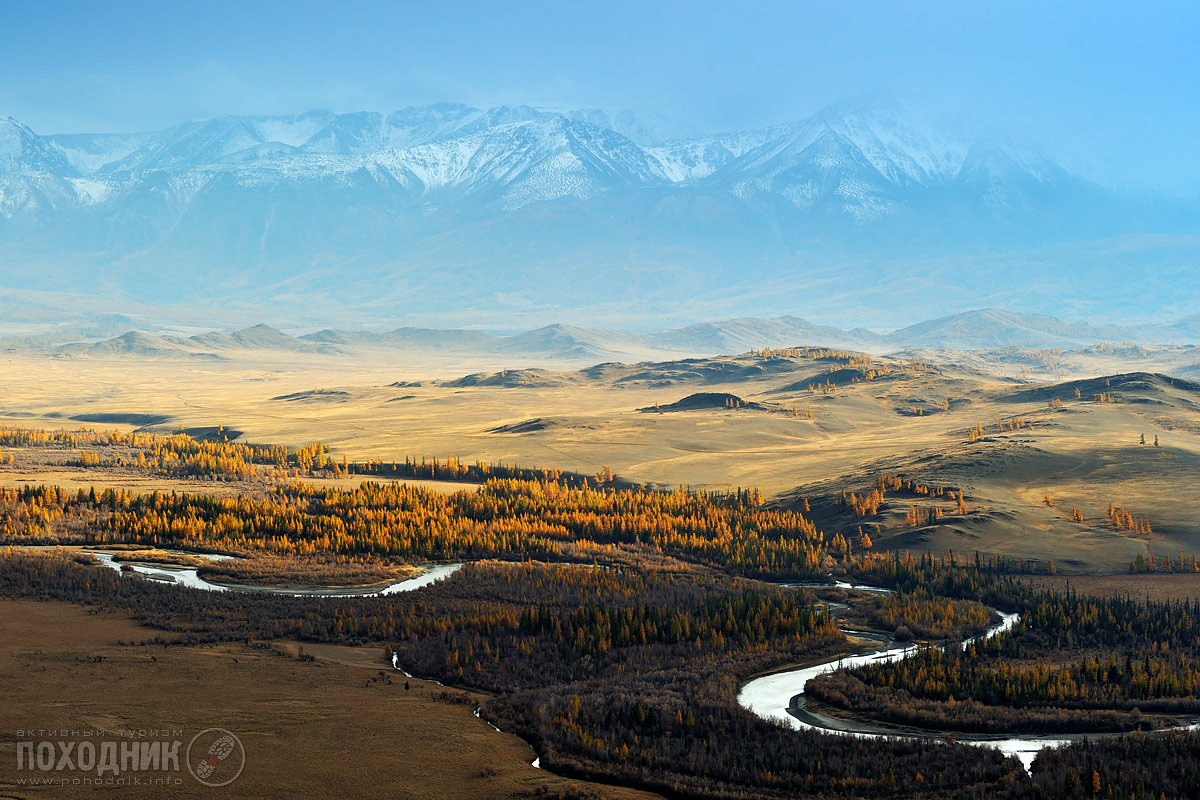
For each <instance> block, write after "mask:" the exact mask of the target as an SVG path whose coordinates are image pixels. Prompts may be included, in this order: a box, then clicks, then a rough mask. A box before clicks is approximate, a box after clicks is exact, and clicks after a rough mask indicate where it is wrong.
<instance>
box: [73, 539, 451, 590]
mask: <svg viewBox="0 0 1200 800" xmlns="http://www.w3.org/2000/svg"><path fill="white" fill-rule="evenodd" d="M82 552H84V553H87V554H88V555H91V556H93V557H94V558H95V559H96V560H97V561H98V562H100V563H101V564H103V565H104V566H106V567H110V568H112V569H115V570H121V569H123V568H124V567H126V566H128V567H129V568H130V569H131V570H132V571H134V572H136V573H138V574H139V575H143V576H145V577H146V578H148V579H150V580H153V581H159V582H160V583H172V584H175V585H176V586H188V587H191V588H193V589H204V590H206V591H210V592H230V591H236V592H264V593H273V594H290V595H292V596H293V597H374V596H376V595H388V594H398V593H400V592H411V591H413V590H414V589H420V588H421V587H422V586H428V585H429V584H431V583H436V582H437V581H440V580H442V579H443V578H446V577H448V576H450V575H453V574H454V573H455V572H457V571H458V570H459V569H461V568H462V564H461V563H453V564H429V565H426V566H425V567H424V569H423V571H422V572H421V574H420V575H416V576H414V577H411V578H405V579H403V580H399V581H395V582H393V583H387V584H377V585H374V586H350V587H340V588H330V587H324V586H311V587H278V586H249V585H245V584H221V583H213V582H212V581H206V580H205V579H204V578H201V577H200V576H199V574H197V570H196V568H195V567H182V566H174V565H171V564H150V563H147V562H141V561H118V560H117V559H116V554H114V553H107V552H104V551H101V550H91V549H88V548H83V549H82ZM168 552H174V551H168ZM187 555H192V556H200V557H202V558H208V559H212V560H213V561H220V560H222V559H226V558H234V556H226V555H219V554H217V553H187Z"/></svg>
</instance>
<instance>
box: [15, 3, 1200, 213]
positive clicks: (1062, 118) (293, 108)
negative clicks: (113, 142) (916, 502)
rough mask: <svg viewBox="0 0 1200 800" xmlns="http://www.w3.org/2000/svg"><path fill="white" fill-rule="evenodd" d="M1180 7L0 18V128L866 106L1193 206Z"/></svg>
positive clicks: (62, 11)
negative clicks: (986, 131) (951, 124)
mask: <svg viewBox="0 0 1200 800" xmlns="http://www.w3.org/2000/svg"><path fill="white" fill-rule="evenodd" d="M1197 42H1200V4H1196V3H1183V2H1178V3H1174V2H1164V3H1139V4H1133V3H1120V4H1117V3H1094V2H1093V3H1083V2H1062V3H1020V2H1016V3H976V2H966V3H964V2H961V0H959V2H950V3H942V2H917V3H896V2H844V1H843V2H771V3H754V2H737V3H734V2H721V3H710V2H688V3H683V2H673V3H667V2H661V3H653V2H608V1H606V2H591V3H580V2H564V1H563V0H560V1H559V2H522V3H496V2H490V3H441V4H434V3H429V2H421V3H396V2H392V3H371V2H366V3H353V2H339V3H312V2H287V3H276V2H250V3H246V2H238V3H231V2H204V3H184V2H170V3H163V2H152V3H151V2H79V1H78V0H76V1H75V2H47V1H46V0H41V1H40V2H21V1H20V0H3V2H0V115H12V116H14V117H16V118H17V119H19V120H21V121H23V122H25V123H27V124H29V125H30V126H32V127H33V128H34V129H35V130H37V131H38V132H41V133H57V132H79V131H129V130H145V129H153V128H160V127H166V126H169V125H172V124H176V123H178V122H181V121H183V120H185V119H192V118H197V117H208V116H215V115H219V114H258V113H297V112H301V111H305V110H310V109H313V108H327V109H330V110H334V111H351V110H360V109H369V110H381V111H385V110H391V109H395V108H399V107H403V106H406V105H414V104H422V103H429V102H438V101H458V102H466V103H471V104H476V105H492V104H500V103H517V102H524V103H530V104H545V105H579V106H608V107H623V108H633V109H638V110H650V111H658V112H661V113H664V114H666V115H668V116H671V117H675V118H677V119H680V120H682V121H685V122H687V123H690V124H692V125H694V126H695V127H697V128H699V129H701V130H705V131H717V130H729V129H738V128H747V127H754V126H758V125H763V124H769V123H773V122H781V121H789V120H794V119H799V118H802V117H804V116H807V115H808V114H811V113H813V112H814V111H816V110H818V109H819V108H820V107H821V106H823V105H825V104H827V103H829V102H833V101H836V100H839V99H841V98H845V97H848V96H856V95H860V94H862V93H866V92H873V91H877V90H883V91H888V92H893V93H895V94H897V95H899V96H901V97H903V98H905V99H906V100H908V101H909V102H910V103H911V104H914V105H916V106H918V107H926V106H927V107H935V108H939V109H946V108H948V109H952V110H959V111H966V112H969V113H975V114H982V115H984V116H985V117H990V118H993V119H994V120H997V121H998V122H999V123H1000V124H1001V125H1002V126H1003V127H1005V128H1008V129H1010V130H1013V131H1016V132H1021V133H1024V134H1028V135H1030V136H1031V137H1033V138H1038V139H1044V140H1048V141H1050V142H1054V143H1056V144H1057V145H1058V146H1059V147H1060V148H1062V149H1065V150H1067V151H1070V152H1077V153H1078V154H1080V155H1081V156H1082V157H1084V158H1085V159H1087V160H1089V161H1091V162H1092V163H1093V164H1095V165H1096V166H1097V169H1098V171H1099V172H1101V173H1105V174H1109V175H1113V176H1116V177H1118V178H1120V179H1123V180H1128V181H1132V182H1134V183H1146V184H1153V185H1159V186H1167V187H1171V188H1176V189H1180V190H1183V191H1186V192H1188V193H1191V192H1194V191H1200V166H1198V165H1200V135H1197V134H1198V133H1200V52H1198V50H1200V49H1198V48H1197Z"/></svg>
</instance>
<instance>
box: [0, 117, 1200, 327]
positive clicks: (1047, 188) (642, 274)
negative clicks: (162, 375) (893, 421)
mask: <svg viewBox="0 0 1200 800" xmlns="http://www.w3.org/2000/svg"><path fill="white" fill-rule="evenodd" d="M1198 219H1200V217H1198V216H1197V214H1196V209H1195V206H1194V205H1193V204H1189V203H1183V202H1180V201H1176V200H1166V199H1163V198H1152V197H1151V198H1147V197H1137V198H1131V197H1129V196H1126V195H1123V194H1121V193H1119V192H1116V191H1114V190H1112V189H1110V188H1105V187H1102V186H1100V185H1098V184H1096V183H1094V182H1092V181H1090V180H1088V179H1087V178H1086V177H1084V176H1081V175H1079V174H1076V173H1074V172H1072V171H1071V170H1069V169H1067V168H1066V167H1064V166H1063V164H1062V162H1061V161H1060V160H1058V159H1056V158H1054V157H1052V156H1050V155H1048V154H1047V153H1046V152H1043V151H1042V150H1040V149H1038V148H1035V147H1031V146H1029V145H1025V144H1017V143H1015V142H1014V140H1012V139H1010V138H1005V137H1001V136H997V135H994V134H991V133H989V132H987V131H984V130H982V129H981V128H979V127H977V126H971V125H963V124H959V123H955V124H945V123H940V124H939V123H929V122H927V121H924V120H921V119H919V118H918V117H917V116H916V115H913V114H912V113H910V112H909V111H907V110H906V109H904V108H903V107H901V106H900V105H898V104H896V103H893V102H880V101H873V102H869V103H865V104H862V103H859V104H839V105H835V106H831V107H829V108H827V109H825V110H823V111H821V112H820V113H818V114H816V115H815V116H813V117H811V118H808V119H805V120H801V121H799V122H796V123H793V124H787V125H779V126H774V127H771V128H766V129H762V130H755V131H746V132H736V133H725V134H718V135H708V136H705V135H697V134H695V132H694V131H691V130H689V129H687V128H686V127H683V126H680V125H677V124H674V123H672V122H670V121H669V120H666V119H664V118H662V117H658V116H654V115H639V114H635V113H633V112H625V111H607V110H588V109H584V110H578V109H544V108H533V107H529V106H501V107H496V108H490V109H478V108H471V107H467V106H463V105H450V104H444V105H434V106H425V107H419V108H407V109H403V110H400V111H397V112H395V113H391V114H386V115H385V114H379V113H368V112H362V113H350V114H334V113H330V112H324V111H314V112H310V113H307V114H302V115H299V116H295V117H219V118H214V119H209V120H202V121H196V122H188V123H185V124H183V125H179V126H177V127H174V128H171V129H168V130H164V131H155V132H150V133H138V134H67V135H39V134H37V133H35V132H34V131H32V130H31V129H30V128H29V127H27V126H25V125H23V124H22V123H20V122H18V121H17V120H14V119H12V118H8V119H0V288H6V289H37V290H43V291H74V292H84V293H94V294H98V295H104V296H109V297H117V298H120V297H125V298H130V299H134V300H138V301H142V302H150V303H181V302H188V303H194V302H205V301H207V302H212V303H221V304H228V303H233V302H241V303H246V304H248V305H253V304H263V303H279V304H282V305H284V306H287V307H288V308H290V309H295V310H306V309H308V310H311V309H322V311H321V312H320V313H325V314H327V315H328V314H333V313H334V311H333V310H338V311H340V312H343V313H355V314H359V313H362V314H367V315H373V316H392V317H395V316H402V315H405V314H411V313H414V310H423V311H428V312H431V313H432V312H436V311H438V310H444V311H447V312H449V311H455V312H458V311H462V310H463V309H477V310H479V311H480V312H481V313H490V312H496V313H501V312H506V311H508V312H513V313H518V314H527V315H528V314H533V315H534V316H536V315H537V314H539V313H543V312H546V311H547V310H553V309H563V308H571V309H581V310H582V311H583V312H584V313H590V314H609V315H612V314H617V315H618V316H619V315H620V314H628V315H635V316H636V315H638V314H648V313H654V310H655V309H660V310H661V309H662V308H664V307H665V306H671V307H672V308H675V309H676V311H677V310H678V307H679V304H680V303H687V304H699V305H701V306H703V307H704V308H705V309H711V312H712V313H708V314H702V315H703V316H710V317H715V316H724V315H728V314H729V313H730V312H760V311H764V310H765V311H770V312H778V313H785V312H788V311H792V310H798V309H797V307H796V305H795V303H797V302H800V301H803V302H806V303H813V302H815V303H841V304H843V305H846V304H850V305H851V306H853V304H854V303H858V304H860V305H862V307H863V309H864V310H866V311H870V310H872V309H876V310H877V309H879V308H880V307H881V305H882V304H883V303H884V300H883V298H884V297H888V298H891V300H890V302H896V301H897V300H898V301H899V302H902V303H903V302H916V301H919V300H920V299H921V298H925V300H926V301H929V302H935V303H940V304H943V305H944V306H947V305H948V306H953V305H954V304H955V303H960V304H965V305H967V306H974V305H978V304H979V303H980V302H984V301H988V302H991V301H998V302H1001V303H1004V304H1005V305H1009V306H1015V307H1021V308H1023V310H1029V311H1060V310H1064V309H1063V308H1062V306H1061V305H1046V303H1045V302H1044V303H1043V304H1042V305H1041V306H1039V305H1038V302H1039V301H1038V298H1039V297H1040V298H1042V300H1043V301H1046V302H1055V303H1061V302H1064V301H1065V302H1066V303H1067V308H1066V309H1065V310H1068V311H1072V312H1075V313H1083V314H1086V313H1088V311H1089V309H1090V308H1091V306H1089V304H1090V303H1096V302H1108V299H1107V298H1105V297H1103V296H1102V295H1103V292H1100V293H1098V292H1097V291H1095V290H1094V289H1095V287H1092V289H1091V290H1089V291H1086V292H1082V291H1081V292H1077V293H1074V294H1073V293H1072V291H1070V288H1071V287H1072V286H1073V285H1074V284H1076V283H1078V282H1080V281H1083V280H1086V279H1087V278H1088V277H1089V276H1091V277H1093V278H1097V279H1098V280H1099V281H1100V282H1104V281H1106V280H1108V278H1109V277H1114V276H1116V277H1119V276H1121V275H1128V274H1129V270H1130V269H1131V268H1133V269H1135V270H1137V269H1143V270H1149V271H1151V273H1153V275H1155V276H1156V277H1155V278H1154V279H1152V280H1150V281H1149V282H1146V281H1139V282H1138V285H1137V286H1135V287H1133V288H1132V289H1131V290H1128V291H1127V290H1124V289H1122V290H1121V292H1120V293H1119V296H1121V297H1123V298H1124V302H1126V303H1129V304H1133V306H1136V307H1137V312H1136V313H1147V312H1148V311H1149V310H1152V309H1151V308H1150V306H1152V305H1153V303H1154V300H1153V295H1154V293H1156V292H1159V291H1160V290H1162V289H1163V288H1165V286H1171V285H1175V286H1178V283H1177V279H1178V277H1179V276H1180V275H1181V274H1182V275H1184V276H1186V275H1188V274H1189V271H1190V270H1192V269H1194V267H1195V265H1196V263H1197V262H1196V252H1197V250H1198V248H1197V247H1196V245H1195V240H1194V239H1193V238H1192V237H1193V236H1195V235H1196V234H1198V233H1200V224H1197V222H1198ZM1035 284H1036V285H1035ZM1056 293H1057V295H1056ZM1049 296H1057V297H1058V298H1059V299H1058V300H1054V301H1049V300H1047V297H1049ZM1195 298H1196V295H1195V294H1192V295H1191V296H1190V299H1189V298H1181V297H1180V296H1179V295H1178V291H1176V292H1174V293H1173V298H1172V302H1174V303H1176V305H1178V304H1179V303H1180V302H1185V303H1186V302H1192V301H1193V300H1194V299H1195ZM764 304H765V305H764ZM1172 310H1178V309H1174V308H1168V309H1165V311H1166V313H1168V314H1169V313H1170V311H1172ZM335 316H336V315H335ZM326 318H332V317H328V316H327V317H326Z"/></svg>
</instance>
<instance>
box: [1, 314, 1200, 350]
mask: <svg viewBox="0 0 1200 800" xmlns="http://www.w3.org/2000/svg"><path fill="white" fill-rule="evenodd" d="M1104 342H1107V343H1110V344H1112V343H1124V342H1133V343H1138V344H1178V345H1193V346H1194V345H1197V344H1200V320H1197V319H1194V318H1192V319H1184V320H1179V321H1177V322H1175V323H1170V324H1162V325H1143V326H1120V325H1092V324H1090V323H1086V322H1064V321H1062V320H1058V319H1056V318H1054V317H1046V316H1036V315H1022V314H1016V313H1012V312H1007V311H1001V310H998V309H981V310H977V311H970V312H966V313H962V314H955V315H952V316H948V317H941V318H939V319H934V320H929V321H926V322H921V323H917V324H915V325H910V326H908V327H906V328H902V329H900V330H897V331H893V332H890V333H878V332H874V331H870V330H867V329H864V328H855V329H852V330H842V329H839V328H834V327H829V326H822V325H814V324H812V323H810V322H808V321H807V320H804V319H801V318H799V317H794V316H785V317H778V318H775V319H762V318H753V317H747V318H740V319H732V320H726V321H723V322H713V323H703V324H698V325H691V326H688V327H685V328H676V329H673V330H666V331H660V332H657V333H627V332H621V331H612V330H596V329H589V328H581V327H576V326H571V325H562V324H555V325H548V326H545V327H543V328H538V329H536V330H532V331H526V332H523V333H518V334H513V335H509V336H499V335H494V334H489V333H484V332H481V331H471V330H455V329H447V330H439V329H432V328H397V329H395V330H392V331H385V332H367V331H340V330H332V329H325V330H321V331H317V332H314V333H309V334H304V335H301V336H292V335H290V334H287V333H284V332H282V331H279V330H277V329H275V328H272V327H270V326H268V325H255V326H253V327H251V328H245V329H242V330H238V331H232V332H211V333H202V334H196V335H194V336H190V337H179V336H163V335H155V334H151V333H146V332H141V331H129V332H127V333H125V334H122V335H120V336H117V337H113V338H110V339H103V340H100V341H95V342H75V343H68V344H47V342H46V341H45V340H44V339H43V340H38V341H37V342H35V343H33V344H27V345H24V346H22V345H21V343H20V341H19V340H13V339H10V340H8V341H7V342H5V341H4V340H0V351H2V350H5V349H8V350H13V349H30V350H39V349H40V350H43V351H48V352H53V353H55V354H57V355H61V356H66V357H78V356H111V355H131V356H144V357H168V358H176V357H196V358H222V357H226V355H227V354H229V353H230V352H237V351H276V352H279V351H282V352H291V353H314V354H324V355H330V354H337V353H353V352H355V351H356V350H361V349H381V350H395V351H398V352H405V351H433V352H442V353H460V354H479V353H487V354H496V355H511V356H513V357H516V358H534V359H538V358H544V359H552V360H558V361H567V362H578V363H588V364H594V363H597V362H599V361H603V360H616V359H632V360H639V359H645V358H651V357H667V356H670V357H685V356H713V355H729V354H736V353H744V352H747V351H750V350H758V349H764V348H786V347H798V346H806V345H807V346H816V347H832V348H843V349H849V350H859V351H866V352H871V353H877V354H882V353H894V352H897V351H901V350H907V349H919V348H930V349H942V350H968V351H971V350H996V349H1003V348H1020V349H1051V348H1058V349H1075V348H1081V347H1088V346H1092V345H1097V344H1100V343H1104Z"/></svg>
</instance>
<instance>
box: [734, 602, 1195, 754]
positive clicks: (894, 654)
mask: <svg viewBox="0 0 1200 800" xmlns="http://www.w3.org/2000/svg"><path fill="white" fill-rule="evenodd" d="M785 585H787V586H805V587H812V588H826V589H827V588H830V586H829V584H818V583H803V584H795V583H793V584H785ZM835 587H836V588H840V589H854V590H858V591H864V592H872V593H876V594H885V593H889V592H890V591H891V590H890V589H881V588H879V587H875V586H854V585H851V584H848V583H843V582H840V581H839V582H837V583H836V584H835ZM996 613H997V614H999V616H1000V622H999V623H998V624H996V625H993V626H992V627H990V628H988V629H987V630H986V631H984V632H983V633H981V634H979V635H977V636H972V637H970V638H969V639H964V640H963V641H961V642H957V643H951V644H947V645H944V646H945V647H966V646H967V645H968V644H970V643H971V642H975V641H980V640H982V639H987V638H990V637H992V636H995V635H996V634H998V633H1001V632H1003V631H1007V630H1011V629H1012V627H1013V626H1014V625H1016V624H1017V622H1018V621H1019V620H1020V615H1019V614H1004V613H1001V612H999V611H997V612H996ZM843 633H846V634H848V635H851V636H856V637H858V638H861V639H875V640H876V641H878V642H879V647H878V649H875V650H871V651H868V652H864V653H856V654H853V655H846V656H840V657H838V658H835V659H832V660H830V661H825V662H823V663H820V664H815V665H813V666H810V667H802V668H800V669H792V670H786V671H784V672H776V673H772V674H770V675H764V676H762V677H760V678H755V679H753V680H751V681H749V682H747V683H745V684H744V685H743V686H742V688H741V690H740V691H739V692H738V698H737V699H738V703H739V704H740V705H741V706H742V707H743V708H745V709H747V710H749V711H751V712H753V713H754V714H756V715H757V716H759V717H761V718H763V719H766V720H771V721H773V722H781V723H783V724H785V725H788V726H789V727H791V728H794V729H796V730H816V731H821V732H824V733H835V734H842V735H845V736H858V737H862V738H885V737H894V738H904V737H908V738H941V737H942V736H943V735H944V734H943V732H941V731H920V732H916V731H911V730H890V729H888V728H886V727H883V726H879V725H873V724H871V723H868V722H860V721H856V720H848V719H841V718H838V717H832V716H829V715H827V714H823V713H820V712H818V711H814V710H812V709H810V708H808V706H807V703H806V698H805V691H804V690H805V687H806V686H807V685H808V682H809V681H810V680H812V679H813V678H815V677H817V676H818V675H821V674H824V673H826V672H832V671H833V670H835V669H840V668H842V667H847V668H849V667H857V666H860V665H862V664H878V663H886V662H889V661H896V660H898V659H901V658H907V657H908V656H910V655H913V654H914V653H916V652H917V650H918V647H919V646H918V645H915V644H900V643H897V642H894V641H892V640H891V639H890V638H889V637H885V636H879V635H877V634H868V633H864V632H861V631H852V630H846V629H843ZM1197 727H1200V724H1193V725H1185V726H1180V728H1179V729H1196V728H1197ZM949 733H950V735H951V736H952V737H953V738H954V740H955V741H957V742H961V743H963V744H970V745H975V746H978V747H994V748H996V749H998V750H1000V752H1002V753H1004V754H1005V755H1010V756H1016V757H1017V758H1018V759H1020V761H1021V763H1022V764H1023V765H1024V766H1025V770H1026V771H1029V770H1030V768H1031V767H1032V765H1033V760H1034V758H1035V757H1036V756H1037V754H1038V751H1040V750H1041V749H1042V748H1045V747H1061V746H1063V745H1065V744H1068V743H1070V742H1073V741H1078V740H1080V739H1094V738H1102V737H1106V736H1122V735H1124V734H1119V733H1117V734H1113V733H1078V734H1063V735H1059V736H1045V735H1039V734H1028V735H1017V736H1010V737H1006V736H1004V735H990V736H989V735H986V734H967V733H957V732H949Z"/></svg>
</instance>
